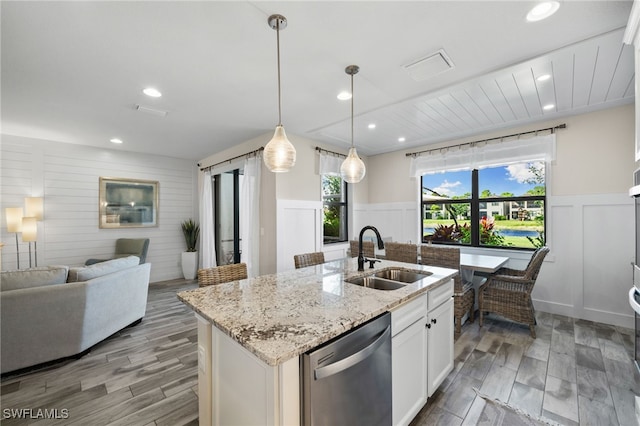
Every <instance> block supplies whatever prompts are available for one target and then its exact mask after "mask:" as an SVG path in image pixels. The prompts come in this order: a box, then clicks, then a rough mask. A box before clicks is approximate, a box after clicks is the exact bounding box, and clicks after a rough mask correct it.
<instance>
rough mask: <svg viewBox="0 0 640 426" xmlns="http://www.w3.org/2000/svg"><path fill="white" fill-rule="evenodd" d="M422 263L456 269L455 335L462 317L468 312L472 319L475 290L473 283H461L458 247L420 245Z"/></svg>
mask: <svg viewBox="0 0 640 426" xmlns="http://www.w3.org/2000/svg"><path fill="white" fill-rule="evenodd" d="M420 256H421V258H422V259H421V261H422V264H423V265H431V266H441V267H444V268H450V269H456V270H457V271H458V275H456V276H455V277H453V317H454V318H455V322H456V326H455V335H456V337H457V336H459V335H460V332H461V331H462V317H464V315H465V314H466V313H467V312H468V313H469V321H471V322H473V321H474V315H473V310H474V309H473V308H474V306H473V305H474V303H475V298H476V291H475V290H474V288H473V283H463V282H462V276H461V275H460V249H459V248H458V247H442V246H437V245H432V244H422V245H421V246H420Z"/></svg>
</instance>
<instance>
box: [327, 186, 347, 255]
mask: <svg viewBox="0 0 640 426" xmlns="http://www.w3.org/2000/svg"><path fill="white" fill-rule="evenodd" d="M325 176H329V177H334V178H338V179H340V184H341V188H342V192H341V194H340V195H343V194H344V197H342V196H341V197H340V198H341V199H344V201H332V202H326V201H325V195H324V190H323V188H322V186H323V180H324V179H325ZM320 197H321V198H322V228H321V229H322V244H323V245H330V244H344V243H346V242H348V241H349V184H348V183H347V182H345V181H344V180H343V179H342V178H341V177H340V176H336V175H334V174H330V173H326V174H321V175H320ZM334 206H338V207H344V222H343V223H342V222H341V224H340V225H341V228H342V230H343V231H344V239H337V240H331V241H327V240H326V238H325V235H324V209H325V208H326V207H334ZM338 238H339V237H338Z"/></svg>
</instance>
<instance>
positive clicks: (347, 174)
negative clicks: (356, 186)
mask: <svg viewBox="0 0 640 426" xmlns="http://www.w3.org/2000/svg"><path fill="white" fill-rule="evenodd" d="M366 171H367V170H366V168H365V166H364V162H363V161H362V160H361V159H360V157H358V153H357V152H356V149H355V147H352V148H349V155H347V158H345V160H344V161H343V162H342V165H341V166H340V176H341V177H342V180H344V181H345V182H347V183H358V182H360V181H361V180H362V178H364V175H365V173H366Z"/></svg>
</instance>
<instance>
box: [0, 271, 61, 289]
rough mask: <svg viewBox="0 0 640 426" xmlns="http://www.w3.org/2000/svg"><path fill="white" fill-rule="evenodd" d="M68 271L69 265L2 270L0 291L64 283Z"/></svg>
mask: <svg viewBox="0 0 640 426" xmlns="http://www.w3.org/2000/svg"><path fill="white" fill-rule="evenodd" d="M68 271H69V267H68V266H62V265H55V266H40V267H37V268H30V269H20V270H16V271H2V273H0V291H7V290H19V289H23V288H31V287H41V286H43V285H51V284H64V283H65V282H67V273H68Z"/></svg>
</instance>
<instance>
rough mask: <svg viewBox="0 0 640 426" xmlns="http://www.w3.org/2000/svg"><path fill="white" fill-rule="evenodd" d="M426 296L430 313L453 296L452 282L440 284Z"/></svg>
mask: <svg viewBox="0 0 640 426" xmlns="http://www.w3.org/2000/svg"><path fill="white" fill-rule="evenodd" d="M427 294H428V295H429V311H431V310H432V309H434V308H437V307H438V306H439V305H441V304H442V303H444V302H446V301H447V300H448V299H450V298H451V297H452V296H453V280H449V282H448V283H445V284H442V285H441V286H440V287H438V288H436V289H435V290H431V291H429V292H428V293H427Z"/></svg>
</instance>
